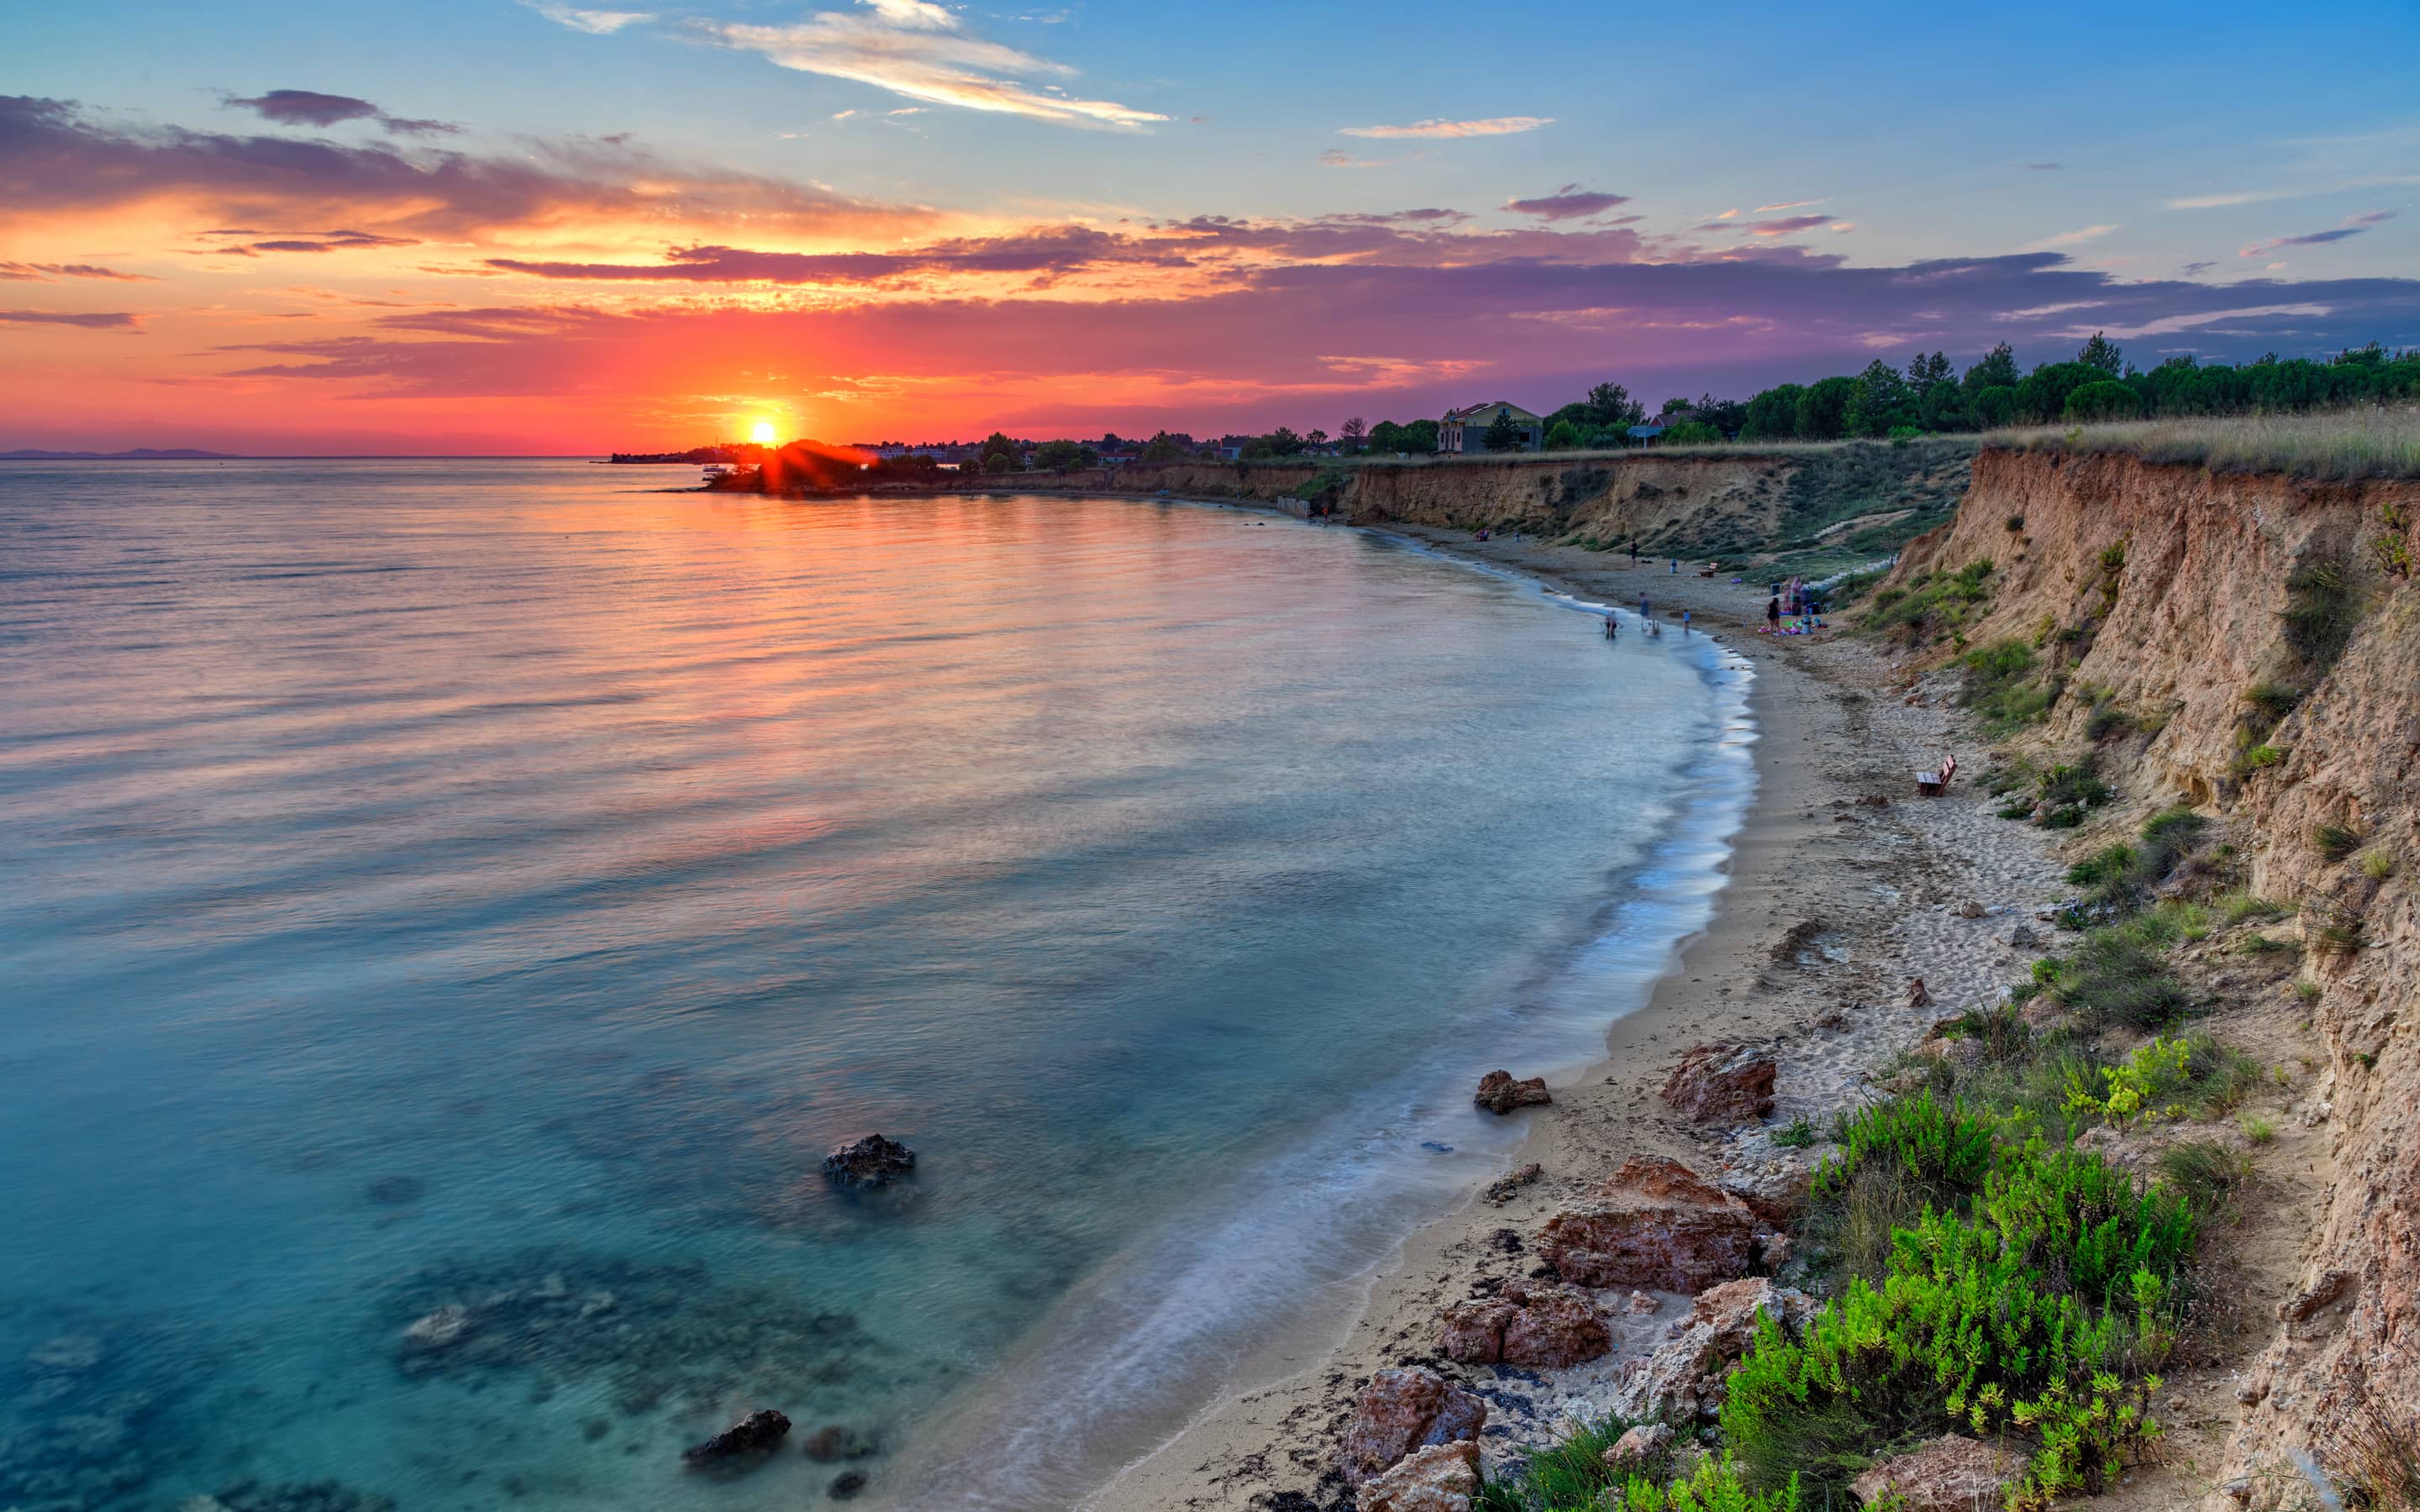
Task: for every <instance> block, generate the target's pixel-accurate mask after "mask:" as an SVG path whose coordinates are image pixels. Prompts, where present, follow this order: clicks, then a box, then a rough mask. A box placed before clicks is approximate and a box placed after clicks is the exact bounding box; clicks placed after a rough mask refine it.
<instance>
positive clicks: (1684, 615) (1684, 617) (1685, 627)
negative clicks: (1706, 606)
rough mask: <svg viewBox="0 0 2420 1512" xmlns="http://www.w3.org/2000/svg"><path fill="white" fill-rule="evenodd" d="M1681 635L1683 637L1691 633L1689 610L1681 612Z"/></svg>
mask: <svg viewBox="0 0 2420 1512" xmlns="http://www.w3.org/2000/svg"><path fill="white" fill-rule="evenodd" d="M1681 633H1682V634H1683V635H1687V634H1688V633H1689V611H1688V610H1687V609H1683V610H1682V611H1681Z"/></svg>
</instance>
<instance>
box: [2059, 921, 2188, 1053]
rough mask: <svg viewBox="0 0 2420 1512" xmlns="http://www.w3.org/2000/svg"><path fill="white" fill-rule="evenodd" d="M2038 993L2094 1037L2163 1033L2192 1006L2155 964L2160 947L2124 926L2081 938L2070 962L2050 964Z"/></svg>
mask: <svg viewBox="0 0 2420 1512" xmlns="http://www.w3.org/2000/svg"><path fill="white" fill-rule="evenodd" d="M2044 990H2045V991H2047V992H2048V993H2049V994H2050V995H2051V996H2052V997H2053V998H2054V999H2055V1000H2056V1001H2057V1002H2059V1003H2061V1004H2064V1005H2065V1006H2066V1007H2067V1008H2068V1009H2069V1010H2070V1011H2072V1012H2073V1013H2074V1014H2075V1015H2076V1017H2077V1018H2078V1020H2079V1021H2080V1022H2081V1023H2082V1024H2083V1025H2084V1026H2085V1027H2086V1028H2087V1029H2091V1030H2094V1031H2099V1030H2102V1029H2111V1028H2123V1029H2134V1030H2138V1031H2148V1030H2153V1029H2160V1028H2164V1027H2165V1026H2168V1025H2170V1024H2172V1023H2174V1022H2175V1021H2176V1020H2177V1019H2179V1018H2180V1017H2182V1016H2183V1014H2184V1013H2185V1011H2186V1010H2188V1009H2189V1008H2191V1007H2192V1006H2193V999H2192V997H2191V995H2189V994H2187V993H2186V991H2185V989H2184V986H2183V984H2182V983H2181V982H2180V981H2178V980H2176V978H2175V977H2173V976H2171V975H2169V973H2168V968H2167V964H2166V963H2165V962H2164V961H2163V960H2162V959H2161V957H2160V943H2159V942H2157V941H2156V940H2155V939H2154V938H2153V937H2151V935H2150V934H2149V933H2148V932H2146V931H2143V930H2139V929H2135V928H2130V927H2128V926H2126V925H2115V926H2108V927H2103V928H2101V929H2096V930H2094V931H2092V932H2091V933H2088V934H2086V936H2085V938H2084V943H2083V945H2082V946H2080V947H2079V948H2078V949H2076V951H2075V953H2074V954H2073V955H2072V956H2070V957H2068V958H2066V959H2065V960H2062V961H2058V962H2056V963H2055V964H2053V966H2052V975H2051V980H2050V981H2049V982H2048V983H2046V984H2045V989H2044Z"/></svg>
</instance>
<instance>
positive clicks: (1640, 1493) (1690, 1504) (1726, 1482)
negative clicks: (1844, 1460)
mask: <svg viewBox="0 0 2420 1512" xmlns="http://www.w3.org/2000/svg"><path fill="white" fill-rule="evenodd" d="M1598 1505H1606V1503H1585V1504H1574V1505H1573V1508H1572V1512H1585V1509H1586V1508H1587V1507H1591V1506H1598ZM1613 1505H1619V1506H1621V1508H1622V1512H1803V1509H1804V1508H1805V1506H1806V1501H1805V1499H1804V1498H1803V1497H1802V1496H1801V1495H1800V1493H1799V1489H1798V1477H1797V1476H1795V1475H1792V1476H1791V1477H1790V1478H1789V1479H1788V1480H1786V1481H1784V1482H1782V1483H1781V1485H1779V1486H1778V1487H1776V1488H1774V1489H1771V1490H1764V1491H1758V1490H1752V1489H1749V1487H1748V1484H1747V1482H1746V1481H1745V1478H1743V1476H1742V1473H1741V1469H1740V1465H1739V1463H1738V1461H1736V1460H1734V1459H1732V1458H1730V1457H1729V1456H1725V1457H1724V1458H1720V1459H1716V1458H1713V1457H1712V1456H1709V1457H1708V1458H1704V1459H1700V1460H1699V1461H1698V1467H1697V1469H1696V1470H1694V1471H1692V1472H1691V1473H1689V1474H1688V1475H1687V1476H1686V1477H1685V1478H1683V1479H1681V1480H1676V1481H1674V1482H1673V1483H1672V1484H1671V1485H1669V1486H1657V1485H1656V1484H1655V1483H1654V1482H1653V1481H1651V1480H1648V1479H1647V1478H1646V1477H1644V1476H1638V1475H1634V1476H1632V1477H1631V1478H1630V1481H1629V1483H1628V1484H1627V1485H1625V1486H1624V1487H1623V1488H1622V1489H1621V1501H1620V1502H1619V1503H1614V1504H1613Z"/></svg>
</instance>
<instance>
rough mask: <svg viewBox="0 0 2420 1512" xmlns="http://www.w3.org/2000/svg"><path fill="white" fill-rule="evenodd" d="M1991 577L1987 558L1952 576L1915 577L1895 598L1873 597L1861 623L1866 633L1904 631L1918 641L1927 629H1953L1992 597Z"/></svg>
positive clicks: (1965, 567)
mask: <svg viewBox="0 0 2420 1512" xmlns="http://www.w3.org/2000/svg"><path fill="white" fill-rule="evenodd" d="M1991 576H1992V563H1991V562H1990V560H1989V559H1985V560H1982V561H1978V562H1970V563H1967V564H1966V565H1965V566H1963V567H1961V568H1959V569H1958V570H1957V571H1956V572H1954V573H1948V574H1942V575H1935V574H1931V573H1921V574H1918V575H1917V576H1916V577H1915V578H1913V579H1910V580H1909V582H1908V585H1907V591H1906V592H1905V593H1904V594H1900V595H1898V596H1897V597H1890V596H1889V595H1888V594H1876V595H1875V596H1874V607H1873V608H1872V609H1869V610H1867V612H1866V617H1865V619H1864V620H1863V621H1862V622H1861V623H1862V624H1863V625H1864V626H1865V627H1866V628H1867V629H1869V630H1887V629H1893V628H1904V629H1906V630H1907V631H1908V632H1909V633H1910V634H1911V635H1912V636H1915V637H1917V638H1919V639H1920V638H1921V637H1922V636H1923V634H1924V633H1925V632H1926V630H1928V629H1929V628H1939V629H1945V630H1955V629H1956V628H1957V627H1958V626H1959V625H1963V624H1965V623H1966V622H1967V620H1968V619H1970V618H1972V617H1973V616H1972V614H1971V612H1970V611H1971V610H1973V609H1974V607H1975V606H1976V605H1978V604H1980V603H1982V602H1983V600H1985V599H1987V598H1989V597H1990V596H1991V594H1992V590H1991V588H1990V586H1989V584H1988V581H1987V579H1990V577H1991ZM1885 598H1888V600H1889V601H1888V602H1887V603H1886V602H1885Z"/></svg>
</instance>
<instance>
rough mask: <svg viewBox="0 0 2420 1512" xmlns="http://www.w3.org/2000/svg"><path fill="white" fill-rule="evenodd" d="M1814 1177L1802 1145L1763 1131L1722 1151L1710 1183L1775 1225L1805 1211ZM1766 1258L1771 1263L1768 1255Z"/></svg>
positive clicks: (1793, 1220) (1784, 1224) (1789, 1222)
mask: <svg viewBox="0 0 2420 1512" xmlns="http://www.w3.org/2000/svg"><path fill="white" fill-rule="evenodd" d="M1814 1181H1815V1167H1814V1163H1813V1162H1812V1161H1810V1160H1808V1159H1807V1152H1806V1151H1805V1150H1803V1149H1791V1148H1789V1147H1787V1146H1784V1145H1777V1144H1775V1143H1774V1142H1773V1136H1772V1135H1771V1134H1751V1135H1749V1136H1748V1137H1747V1138H1745V1139H1742V1140H1740V1141H1738V1142H1737V1143H1736V1144H1734V1145H1732V1146H1731V1147H1730V1149H1726V1150H1725V1151H1724V1152H1723V1165H1722V1169H1721V1170H1720V1171H1719V1172H1717V1173H1716V1174H1715V1177H1714V1184H1715V1185H1717V1186H1719V1187H1721V1188H1722V1189H1723V1190H1724V1191H1726V1192H1728V1193H1730V1195H1731V1196H1735V1197H1737V1198H1739V1199H1740V1200H1741V1201H1742V1202H1745V1203H1746V1204H1747V1205H1748V1207H1749V1209H1750V1210H1751V1211H1754V1212H1755V1213H1756V1215H1757V1216H1758V1217H1759V1218H1761V1219H1763V1220H1764V1221H1765V1222H1766V1223H1767V1224H1770V1225H1772V1226H1773V1227H1776V1228H1784V1227H1788V1226H1789V1225H1792V1224H1794V1223H1796V1222H1797V1221H1798V1220H1799V1219H1800V1218H1801V1217H1803V1216H1804V1215H1805V1214H1806V1211H1807V1198H1808V1196H1809V1193H1810V1190H1811V1188H1812V1187H1813V1185H1814ZM1766 1259H1767V1260H1768V1262H1771V1263H1776V1264H1777V1263H1779V1262H1778V1261H1775V1260H1773V1258H1772V1257H1771V1256H1769V1255H1768V1256H1767V1257H1766Z"/></svg>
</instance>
